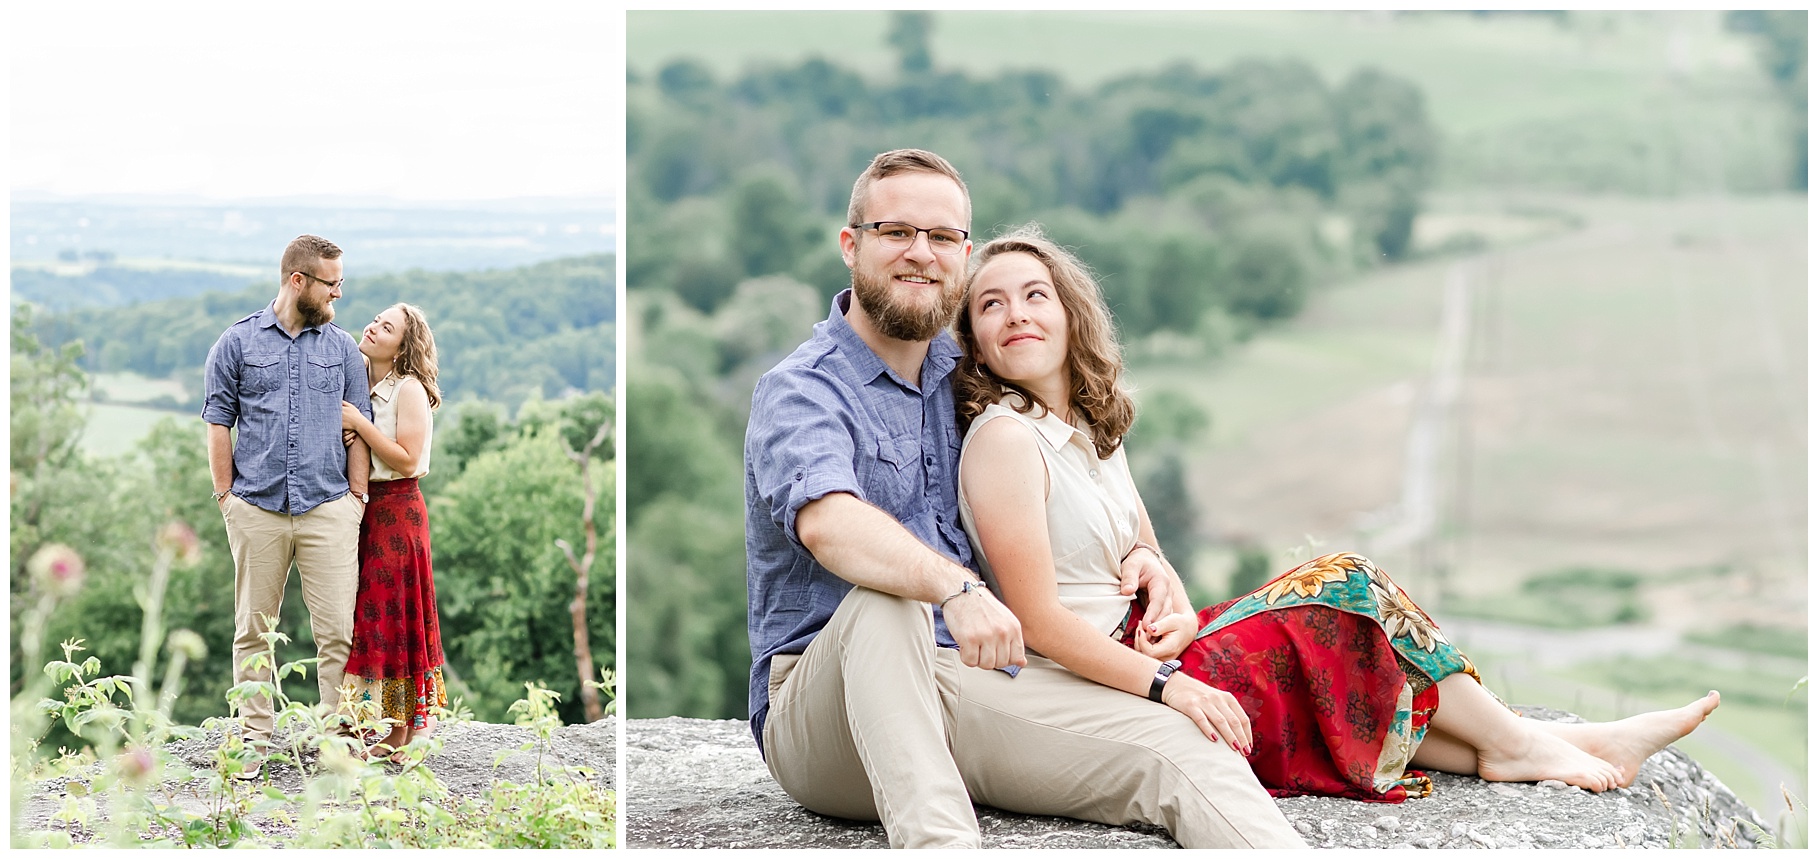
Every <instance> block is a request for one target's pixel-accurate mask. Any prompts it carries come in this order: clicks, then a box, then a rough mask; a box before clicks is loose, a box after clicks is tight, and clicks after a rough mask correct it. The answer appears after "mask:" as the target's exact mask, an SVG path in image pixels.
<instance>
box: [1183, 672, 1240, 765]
mask: <svg viewBox="0 0 1818 859" xmlns="http://www.w3.org/2000/svg"><path fill="white" fill-rule="evenodd" d="M1162 703H1163V704H1166V705H1168V706H1170V707H1173V708H1174V709H1176V710H1179V711H1181V712H1182V713H1185V714H1186V715H1187V718H1189V719H1192V720H1193V724H1195V725H1198V726H1199V729H1200V731H1202V732H1204V733H1205V735H1206V737H1207V738H1209V739H1211V740H1212V741H1213V742H1217V741H1218V740H1220V739H1222V740H1224V741H1225V742H1226V743H1228V744H1230V746H1231V748H1234V749H1236V750H1238V751H1239V752H1242V753H1244V754H1245V755H1248V754H1250V753H1251V752H1252V751H1253V750H1254V747H1253V746H1252V745H1251V742H1252V741H1251V738H1250V717H1249V715H1248V714H1246V713H1244V708H1243V706H1242V705H1240V704H1238V703H1237V698H1236V697H1235V696H1233V695H1232V694H1231V693H1229V692H1226V691H1224V690H1221V689H1214V688H1212V687H1211V686H1208V685H1206V684H1204V683H1201V682H1199V681H1198V680H1196V679H1194V678H1192V677H1189V676H1187V675H1186V674H1182V673H1181V672H1179V671H1176V672H1174V673H1173V674H1172V675H1169V677H1168V682H1167V683H1166V684H1165V685H1163V686H1162Z"/></svg>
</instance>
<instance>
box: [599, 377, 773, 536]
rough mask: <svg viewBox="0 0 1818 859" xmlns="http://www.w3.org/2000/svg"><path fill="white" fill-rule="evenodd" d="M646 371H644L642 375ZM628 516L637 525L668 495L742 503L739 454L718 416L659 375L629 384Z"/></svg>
mask: <svg viewBox="0 0 1818 859" xmlns="http://www.w3.org/2000/svg"><path fill="white" fill-rule="evenodd" d="M641 375H642V374H641ZM625 435H626V441H625V459H626V461H627V462H631V463H634V465H633V466H632V468H631V470H630V471H628V472H626V474H625V519H626V523H627V525H629V526H630V527H631V528H633V529H635V528H636V527H637V524H638V521H639V520H640V518H641V517H642V516H643V514H644V511H645V510H646V509H647V508H648V507H649V506H650V505H651V503H652V502H654V501H656V500H657V499H659V498H662V497H664V496H673V497H676V498H684V499H701V500H704V501H707V502H709V503H713V504H714V506H716V507H719V508H721V509H726V508H728V507H736V508H738V509H741V510H742V509H744V508H743V499H742V496H741V495H740V490H739V486H740V482H739V481H740V477H739V475H740V469H741V467H740V462H741V458H740V454H739V452H738V450H737V449H736V448H734V447H733V446H732V445H731V444H730V443H729V440H728V439H727V438H726V437H725V435H724V434H723V433H720V432H717V431H716V428H715V416H714V415H713V414H712V412H711V411H709V410H708V409H707V408H705V407H703V405H702V404H701V403H700V402H699V401H698V400H697V399H696V398H694V397H691V396H690V395H689V393H688V391H687V390H686V389H685V388H684V387H682V386H680V385H676V384H672V383H668V382H665V381H663V380H662V379H661V378H660V377H657V376H656V375H655V374H650V375H645V377H644V379H643V380H642V381H628V382H627V384H626V388H625Z"/></svg>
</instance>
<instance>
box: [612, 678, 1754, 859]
mask: <svg viewBox="0 0 1818 859" xmlns="http://www.w3.org/2000/svg"><path fill="white" fill-rule="evenodd" d="M1517 709H1519V710H1521V711H1522V712H1524V713H1526V714H1527V715H1528V716H1531V717H1534V718H1541V719H1553V720H1561V721H1574V722H1575V721H1581V720H1580V719H1578V718H1577V717H1576V716H1572V715H1570V714H1567V713H1563V712H1560V711H1557V710H1548V709H1544V708H1537V707H1519V708H1517ZM625 780H626V789H625V792H624V793H623V797H624V799H625V800H626V803H625V805H624V806H623V814H624V819H625V836H624V837H625V846H626V847H632V848H638V847H642V848H713V847H733V848H772V849H775V848H795V847H886V846H888V842H887V841H886V839H885V837H884V830H883V827H881V826H878V825H876V824H866V823H858V822H855V821H849V820H840V819H837V818H831V817H823V816H821V815H818V814H815V813H813V812H810V811H808V810H806V809H804V808H802V807H801V806H799V805H796V804H795V802H794V801H793V800H791V799H790V798H789V796H788V795H787V794H785V793H783V790H782V788H780V787H778V786H777V785H776V782H775V781H773V780H772V779H771V778H770V773H769V772H768V771H767V770H766V769H765V768H764V762H763V760H762V759H761V758H760V757H759V756H758V752H757V748H756V746H755V745H753V744H752V742H751V731H750V728H749V727H748V726H747V725H746V723H745V722H742V721H704V720H700V719H683V718H673V717H672V718H668V719H630V720H627V721H626V722H625ZM1433 782H1434V791H1433V795H1432V796H1431V797H1429V798H1426V799H1412V800H1408V801H1407V802H1405V803H1402V804H1400V805H1388V804H1383V803H1368V802H1356V801H1353V800H1345V799H1334V798H1330V797H1310V796H1301V797H1293V798H1291V799H1282V800H1277V804H1278V805H1279V806H1280V807H1281V810H1282V812H1283V813H1284V814H1286V815H1287V818H1288V820H1289V821H1290V822H1292V823H1293V824H1294V826H1295V828H1296V829H1298V830H1300V833H1301V836H1302V837H1303V838H1305V839H1306V840H1307V843H1308V844H1309V845H1312V846H1315V847H1368V848H1383V847H1390V848H1394V847H1400V848H1408V847H1426V848H1432V847H1462V848H1496V847H1505V848H1555V849H1567V850H1570V849H1585V848H1610V847H1673V846H1679V847H1742V848H1749V847H1754V846H1755V844H1754V839H1755V833H1756V831H1757V830H1755V829H1752V828H1751V826H1754V827H1761V828H1762V829H1766V828H1767V824H1766V823H1765V822H1764V821H1763V820H1762V819H1761V817H1760V815H1758V814H1756V813H1755V811H1754V810H1752V809H1750V808H1749V807H1748V806H1746V805H1744V804H1743V803H1742V802H1741V800H1739V799H1737V798H1736V796H1735V794H1733V793H1731V792H1730V790H1729V788H1727V787H1724V786H1723V783H1722V782H1719V781H1718V780H1717V779H1716V778H1715V777H1713V776H1712V775H1711V774H1710V773H1708V772H1705V770H1704V768H1703V767H1700V766H1699V765H1698V764H1697V763H1696V762H1694V761H1693V760H1692V759H1691V758H1690V757H1687V756H1686V755H1685V753H1683V752H1681V751H1679V750H1678V749H1673V748H1669V749H1667V750H1666V751H1664V752H1661V753H1660V754H1657V755H1655V756H1654V757H1652V758H1650V759H1649V760H1648V762H1647V763H1646V764H1644V765H1643V766H1642V768H1641V775H1640V777H1639V778H1637V779H1636V781H1635V784H1634V785H1633V786H1631V787H1628V788H1624V789H1619V790H1612V791H1608V792H1605V793H1603V794H1591V793H1587V792H1585V791H1582V790H1579V789H1578V788H1575V787H1570V786H1567V785H1564V784H1562V783H1559V782H1543V783H1540V784H1494V783H1490V782H1486V781H1482V780H1480V779H1476V778H1467V777H1463V776H1455V775H1450V774H1447V773H1434V774H1433ZM978 812H979V827H980V829H981V831H982V832H983V835H984V846H986V847H1006V848H1116V847H1140V848H1172V847H1175V846H1177V845H1175V843H1174V840H1173V839H1171V838H1169V837H1168V835H1167V833H1166V832H1162V831H1160V830H1157V829H1151V828H1136V827H1132V828H1125V827H1115V826H1102V825H1099V824H1095V823H1086V822H1083V821H1078V820H1070V819H1066V818H1058V817H1031V816H1026V815H1021V814H1012V813H1010V812H1006V811H999V810H997V809H995V808H989V807H985V806H980V807H979V808H978Z"/></svg>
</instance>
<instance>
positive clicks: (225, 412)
mask: <svg viewBox="0 0 1818 859" xmlns="http://www.w3.org/2000/svg"><path fill="white" fill-rule="evenodd" d="M281 271H282V275H283V283H282V285H280V286H279V287H278V297H277V298H276V299H274V300H273V301H272V303H271V304H269V305H267V306H266V307H265V309H263V310H261V311H259V312H258V313H254V314H252V315H251V316H248V317H246V318H245V319H242V320H240V321H238V322H235V323H234V324H233V325H230V326H228V328H227V331H226V332H225V333H223V334H222V335H221V337H220V339H218V340H216V341H215V345H214V348H212V349H210V350H209V353H208V364H207V368H206V370H205V380H204V387H205V392H204V399H203V406H202V419H203V420H204V421H206V422H207V423H208V470H209V473H210V475H211V476H212V477H213V478H214V484H215V503H216V504H217V505H219V506H220V508H221V516H222V519H223V520H224V521H225V522H226V525H227V543H228V547H229V549H230V550H231V551H232V553H233V558H234V647H233V651H234V682H235V684H239V683H243V682H246V681H248V680H271V679H272V676H273V668H274V667H275V666H271V665H264V666H261V667H259V668H257V669H253V668H249V667H247V666H246V665H245V662H246V660H247V658H248V657H250V656H254V655H256V654H261V653H264V652H265V649H266V645H265V641H264V640H263V639H262V638H260V634H261V633H263V632H265V631H267V630H268V629H269V627H268V626H267V623H266V619H267V618H269V619H270V620H271V622H273V623H275V622H276V620H277V618H278V611H279V607H280V604H281V603H282V601H283V599H284V585H285V581H286V579H288V578H289V576H290V565H291V563H292V562H293V561H294V562H295V563H296V565H297V574H298V577H299V578H300V579H301V581H302V585H303V603H304V605H305V606H307V607H308V608H309V628H310V631H311V632H312V633H313V634H314V636H315V641H316V656H318V657H320V658H321V662H319V663H317V665H316V689H317V691H318V692H320V693H321V696H322V703H324V704H326V705H328V706H329V708H331V709H332V708H334V707H335V706H336V705H338V704H339V703H340V686H341V675H342V669H343V666H345V665H346V664H347V654H348V650H349V648H350V647H351V646H352V640H353V610H354V594H355V592H356V590H357V587H356V586H357V583H358V580H359V557H358V555H359V536H360V518H361V516H362V515H364V513H365V511H366V488H367V487H366V480H367V474H368V472H369V471H370V470H371V468H372V462H371V458H370V457H369V456H368V454H367V448H366V445H365V443H364V442H360V441H355V442H354V443H353V446H352V447H351V448H349V447H346V446H344V445H343V444H342V441H341V403H342V401H346V402H349V403H353V404H354V405H355V406H356V407H357V408H359V410H360V413H361V414H363V415H366V417H367V418H368V419H370V418H371V417H372V401H371V397H370V392H369V391H368V389H367V385H366V367H365V365H364V364H363V363H361V359H360V350H359V346H358V344H356V343H355V342H354V339H353V337H352V336H351V335H349V334H348V333H347V332H346V331H343V330H341V329H340V328H338V327H336V326H335V325H334V324H333V322H332V321H331V320H333V319H334V317H335V311H334V306H333V303H334V301H335V299H337V298H340V297H341V284H342V279H341V249H340V248H339V247H336V246H335V245H334V243H332V242H330V241H328V240H327V239H324V238H321V237H319V236H298V237H297V238H296V239H295V240H293V241H292V242H291V243H290V245H289V246H288V247H286V248H285V249H284V257H283V261H282V268H281ZM236 427H237V428H238V430H239V432H238V436H237V438H236V437H234V436H233V435H231V434H230V433H231V431H232V430H233V429H235V428H236ZM240 712H241V714H242V715H243V716H244V717H245V720H246V721H245V725H246V727H245V737H246V739H247V740H249V741H255V740H266V739H269V738H270V737H271V728H272V705H271V699H270V698H268V697H266V696H263V695H260V696H255V697H252V698H248V699H246V701H245V702H244V703H243V704H242V705H241V708H240ZM258 772H259V768H258V767H254V768H252V769H251V771H250V772H247V773H242V776H245V777H255V776H257V775H258Z"/></svg>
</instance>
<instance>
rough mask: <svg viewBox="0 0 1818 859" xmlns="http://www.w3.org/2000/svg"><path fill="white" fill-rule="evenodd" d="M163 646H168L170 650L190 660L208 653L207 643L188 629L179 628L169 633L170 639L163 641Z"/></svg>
mask: <svg viewBox="0 0 1818 859" xmlns="http://www.w3.org/2000/svg"><path fill="white" fill-rule="evenodd" d="M165 646H167V647H169V648H170V652H172V653H175V654H178V655H181V656H182V657H183V658H184V659H187V660H189V661H191V662H195V661H196V660H198V659H201V658H202V657H204V656H207V655H208V643H207V642H205V641H203V640H202V636H200V635H197V634H196V633H195V631H194V630H190V629H179V630H177V631H176V632H173V633H171V634H170V640H169V641H167V642H165Z"/></svg>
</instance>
